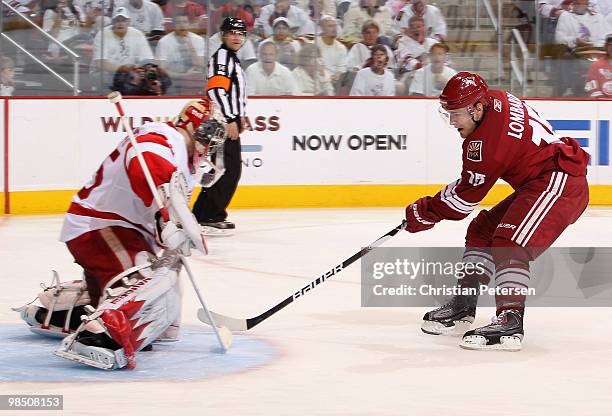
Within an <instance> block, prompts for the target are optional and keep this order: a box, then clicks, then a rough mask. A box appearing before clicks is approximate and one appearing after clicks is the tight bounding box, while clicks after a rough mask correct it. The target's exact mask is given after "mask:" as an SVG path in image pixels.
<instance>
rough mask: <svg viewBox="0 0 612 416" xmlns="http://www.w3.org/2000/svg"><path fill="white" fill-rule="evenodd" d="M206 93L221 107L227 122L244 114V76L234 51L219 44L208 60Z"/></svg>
mask: <svg viewBox="0 0 612 416" xmlns="http://www.w3.org/2000/svg"><path fill="white" fill-rule="evenodd" d="M206 93H207V94H208V96H209V97H210V99H211V100H213V101H214V102H215V103H216V104H217V105H218V106H219V107H220V109H221V112H222V113H223V115H224V116H225V119H226V120H227V122H228V123H232V122H234V121H235V122H237V123H238V124H239V125H240V117H245V116H246V103H247V87H246V77H245V76H244V72H243V71H242V67H241V66H240V60H239V59H238V57H237V56H236V53H235V52H234V51H232V50H230V49H228V48H227V47H226V46H225V45H221V46H220V47H219V49H217V52H215V53H214V54H213V56H211V58H210V61H209V62H208V85H207V87H206Z"/></svg>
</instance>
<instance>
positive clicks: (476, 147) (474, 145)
mask: <svg viewBox="0 0 612 416" xmlns="http://www.w3.org/2000/svg"><path fill="white" fill-rule="evenodd" d="M466 158H467V160H471V161H472V162H482V140H472V141H471V142H469V143H468V145H467V155H466Z"/></svg>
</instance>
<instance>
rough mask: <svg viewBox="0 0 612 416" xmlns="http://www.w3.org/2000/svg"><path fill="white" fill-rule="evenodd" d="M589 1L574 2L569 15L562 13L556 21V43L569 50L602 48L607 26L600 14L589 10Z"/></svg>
mask: <svg viewBox="0 0 612 416" xmlns="http://www.w3.org/2000/svg"><path fill="white" fill-rule="evenodd" d="M588 7H589V0H574V3H573V5H572V10H571V12H570V13H562V14H561V15H560V16H559V20H558V21H557V31H556V33H555V38H556V40H557V43H559V44H564V45H567V46H568V47H569V48H576V47H584V46H587V47H588V46H596V47H603V45H604V43H605V37H606V34H607V33H608V31H609V28H608V25H607V23H606V21H605V19H604V17H603V15H601V14H600V13H595V12H593V11H591V10H589V8H588Z"/></svg>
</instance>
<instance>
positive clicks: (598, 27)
mask: <svg viewBox="0 0 612 416" xmlns="http://www.w3.org/2000/svg"><path fill="white" fill-rule="evenodd" d="M608 31H609V29H608V24H607V23H606V21H605V19H604V17H603V16H602V15H601V14H600V13H596V12H593V11H592V10H590V9H589V1H588V0H574V2H573V4H572V8H571V11H570V12H566V13H561V15H559V20H558V21H557V29H556V32H555V39H556V42H557V43H558V44H563V45H565V46H566V47H567V50H566V52H565V54H564V55H563V56H562V61H561V62H562V63H561V65H560V70H559V71H558V73H557V72H554V74H555V75H554V77H555V78H556V87H557V91H556V94H557V95H562V96H584V95H585V91H584V74H586V73H587V71H588V69H589V66H590V65H591V61H590V60H589V59H588V58H589V57H590V54H591V53H592V52H593V48H594V47H597V48H599V47H603V45H604V43H605V36H606V34H607V33H608Z"/></svg>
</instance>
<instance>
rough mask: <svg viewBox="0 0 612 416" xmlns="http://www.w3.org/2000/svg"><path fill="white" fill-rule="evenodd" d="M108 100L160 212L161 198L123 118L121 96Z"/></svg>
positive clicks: (128, 125) (161, 207)
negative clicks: (117, 116) (119, 120)
mask: <svg viewBox="0 0 612 416" xmlns="http://www.w3.org/2000/svg"><path fill="white" fill-rule="evenodd" d="M111 94H112V93H111ZM109 99H110V100H111V102H112V103H113V104H115V108H116V109H117V112H118V113H119V118H120V119H121V123H122V124H123V128H124V129H125V131H126V132H127V135H128V137H129V138H130V143H132V147H133V148H134V151H135V152H136V157H137V158H138V162H139V163H140V167H141V169H142V172H143V173H144V176H145V179H146V180H147V184H148V185H149V188H150V189H151V193H152V194H153V198H154V199H155V203H156V204H157V207H158V208H159V209H160V210H162V209H163V208H164V204H163V202H162V200H161V197H160V196H159V192H157V187H156V186H155V182H154V181H153V177H152V176H151V172H150V171H149V167H148V166H147V164H146V162H145V160H144V157H143V156H142V153H140V149H139V147H138V142H137V141H136V136H135V135H134V131H133V130H132V127H131V126H130V124H129V123H128V122H127V119H126V117H125V112H124V111H123V105H122V104H121V96H120V95H119V97H117V96H116V95H114V96H113V98H111V97H110V95H109Z"/></svg>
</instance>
